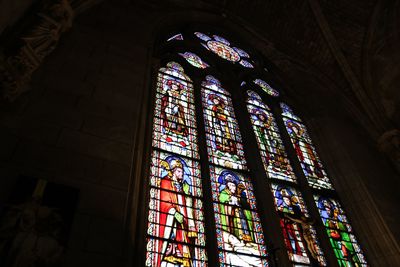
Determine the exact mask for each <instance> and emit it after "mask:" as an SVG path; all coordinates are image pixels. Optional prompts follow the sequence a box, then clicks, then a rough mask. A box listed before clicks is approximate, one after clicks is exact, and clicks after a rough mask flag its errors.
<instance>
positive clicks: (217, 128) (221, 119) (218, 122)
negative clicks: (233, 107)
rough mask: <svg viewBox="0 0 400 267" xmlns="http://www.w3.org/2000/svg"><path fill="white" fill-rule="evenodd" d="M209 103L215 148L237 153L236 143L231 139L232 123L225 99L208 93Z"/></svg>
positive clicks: (224, 151)
mask: <svg viewBox="0 0 400 267" xmlns="http://www.w3.org/2000/svg"><path fill="white" fill-rule="evenodd" d="M208 102H209V104H210V105H211V116H212V126H213V131H214V142H215V149H216V150H217V151H219V152H221V153H229V154H231V155H236V154H237V149H236V143H235V141H234V139H233V136H234V133H233V132H232V130H233V124H232V122H231V121H230V120H231V117H230V115H229V113H228V111H227V110H226V103H225V100H224V99H223V98H222V97H221V96H219V95H217V94H209V95H208Z"/></svg>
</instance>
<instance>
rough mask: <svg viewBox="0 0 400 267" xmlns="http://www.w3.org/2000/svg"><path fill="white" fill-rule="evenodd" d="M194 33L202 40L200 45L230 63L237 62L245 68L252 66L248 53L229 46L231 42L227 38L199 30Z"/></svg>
mask: <svg viewBox="0 0 400 267" xmlns="http://www.w3.org/2000/svg"><path fill="white" fill-rule="evenodd" d="M194 34H195V35H196V36H197V37H198V38H199V39H200V40H202V41H204V43H201V45H202V46H204V47H205V48H207V50H210V51H212V52H213V53H215V54H216V55H218V56H219V57H221V58H223V59H225V60H228V61H230V62H232V63H236V62H237V63H239V65H241V66H243V67H245V68H250V69H252V68H254V65H253V64H252V63H251V62H250V61H251V60H250V55H249V54H248V53H247V52H246V51H244V50H243V49H241V48H238V47H231V43H230V42H229V41H228V40H227V39H225V38H223V37H221V36H219V35H215V34H214V35H212V38H211V37H210V36H208V35H206V34H204V33H201V32H195V33H194ZM243 58H246V59H243Z"/></svg>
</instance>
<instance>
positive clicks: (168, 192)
mask: <svg viewBox="0 0 400 267" xmlns="http://www.w3.org/2000/svg"><path fill="white" fill-rule="evenodd" d="M155 102H156V103H155V116H154V128H153V152H152V160H151V169H150V179H149V180H150V200H149V206H148V207H149V213H148V227H147V245H146V248H147V252H146V264H145V265H146V266H152V267H153V266H157V267H158V266H176V265H178V266H197V267H203V266H206V265H207V255H206V249H205V226H204V215H203V213H204V212H203V201H202V198H203V192H202V184H201V174H200V163H199V162H198V161H197V160H195V159H190V158H187V157H185V156H189V157H191V158H198V157H199V155H198V149H197V139H196V137H197V133H196V121H195V110H194V106H193V87H192V85H191V80H190V79H189V77H188V76H187V75H185V74H184V70H183V68H182V67H181V66H180V65H179V64H177V63H175V62H170V63H168V64H167V67H166V68H161V69H160V72H159V74H158V79H157V93H156V99H155Z"/></svg>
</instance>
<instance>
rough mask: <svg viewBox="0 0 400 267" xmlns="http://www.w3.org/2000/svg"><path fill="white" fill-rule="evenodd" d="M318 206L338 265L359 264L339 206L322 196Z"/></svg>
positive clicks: (341, 266) (352, 266) (351, 265)
mask: <svg viewBox="0 0 400 267" xmlns="http://www.w3.org/2000/svg"><path fill="white" fill-rule="evenodd" d="M318 206H319V207H318V208H319V209H320V211H321V213H322V214H321V217H322V218H323V220H324V224H325V227H326V231H327V233H328V236H329V241H330V243H331V245H332V247H333V249H334V252H335V255H336V258H337V259H338V263H339V266H340V267H356V266H357V267H358V266H361V261H360V259H359V258H358V256H357V252H356V250H355V248H354V246H353V242H352V240H351V237H350V233H349V230H348V229H347V227H346V225H345V222H344V221H343V218H342V216H341V215H340V207H338V206H337V205H335V204H334V203H333V202H332V201H330V200H329V199H325V198H322V197H321V198H320V199H319V201H318Z"/></svg>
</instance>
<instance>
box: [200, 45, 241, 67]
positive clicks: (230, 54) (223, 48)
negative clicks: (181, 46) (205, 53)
mask: <svg viewBox="0 0 400 267" xmlns="http://www.w3.org/2000/svg"><path fill="white" fill-rule="evenodd" d="M207 46H208V48H209V49H210V50H211V51H212V52H214V53H215V54H217V55H218V56H219V57H222V58H223V59H226V60H229V61H233V62H237V61H239V60H240V56H239V54H238V53H237V52H236V51H235V50H233V48H232V47H230V46H229V45H227V44H224V43H221V42H217V41H208V42H207Z"/></svg>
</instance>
